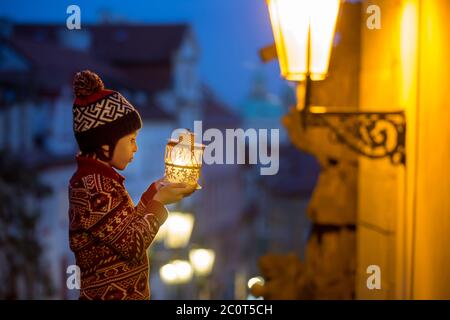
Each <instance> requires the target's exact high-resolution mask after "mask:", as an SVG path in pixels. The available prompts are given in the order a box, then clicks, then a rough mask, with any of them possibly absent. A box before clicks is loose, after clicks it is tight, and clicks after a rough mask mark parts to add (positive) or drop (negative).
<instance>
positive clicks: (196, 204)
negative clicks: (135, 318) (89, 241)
mask: <svg viewBox="0 0 450 320" xmlns="http://www.w3.org/2000/svg"><path fill="white" fill-rule="evenodd" d="M3 23H5V22H3ZM6 27H7V28H6ZM2 30H3V31H5V32H4V34H3V35H2V39H1V45H0V52H1V56H2V59H1V60H0V82H1V100H2V103H1V112H0V121H1V125H0V141H1V142H0V149H1V150H3V151H5V152H7V153H9V154H11V155H13V156H16V157H18V158H20V159H21V160H23V161H24V163H25V164H26V165H27V166H29V167H31V168H33V170H35V171H36V172H37V173H38V175H39V176H40V178H41V179H42V181H43V182H44V183H45V184H47V185H48V186H49V187H50V188H51V189H52V191H53V192H52V194H51V196H49V197H48V198H46V199H45V200H43V201H40V202H38V205H39V207H40V211H41V213H42V217H41V219H40V221H41V222H40V226H39V230H38V237H39V239H41V242H42V245H43V247H44V248H45V250H44V251H45V257H44V259H43V261H45V262H44V263H45V269H48V270H50V273H51V276H52V280H53V284H54V288H55V290H54V293H53V295H52V296H48V297H40V298H57V299H61V298H76V297H77V292H76V290H68V289H67V286H66V282H65V281H66V279H67V277H68V275H67V274H66V269H67V266H69V265H72V264H75V262H74V258H73V254H72V253H71V252H70V249H69V246H68V219H67V211H68V202H67V186H68V181H69V179H70V177H71V175H72V174H73V173H74V172H75V169H76V165H75V161H74V160H75V155H76V153H77V146H76V142H75V139H74V137H73V133H72V103H73V95H72V92H71V90H72V89H71V81H72V78H73V75H74V74H75V72H77V71H79V70H84V69H92V70H94V71H96V72H98V73H99V75H100V76H101V77H102V78H103V80H104V81H105V85H106V86H107V87H109V88H113V89H116V90H118V91H120V92H121V93H123V94H124V95H125V96H126V97H127V98H128V99H129V100H130V101H131V102H132V103H133V104H134V105H135V106H136V107H137V108H138V110H139V111H140V113H141V116H142V118H143V122H144V127H143V128H142V130H141V131H140V134H139V136H138V145H139V152H138V153H137V154H136V157H135V160H134V161H133V164H132V165H130V166H129V168H127V170H125V171H124V173H123V174H124V176H125V177H126V186H127V189H128V191H129V192H130V195H131V196H132V198H133V200H134V201H135V202H136V203H137V201H138V200H139V197H140V194H141V193H142V192H143V191H145V189H146V188H147V187H148V185H149V183H151V182H152V181H154V180H155V179H157V178H160V177H162V176H163V175H164V150H165V144H166V142H167V139H169V138H170V135H171V133H172V131H173V130H174V129H176V128H180V127H182V128H190V129H191V130H192V129H193V121H194V120H202V119H205V123H206V124H207V125H208V123H209V125H210V126H213V127H217V126H220V125H222V127H226V126H232V127H235V126H237V124H238V123H239V119H238V117H236V116H233V114H232V113H231V112H230V111H227V107H226V106H223V105H222V104H221V103H220V102H219V101H217V99H216V98H215V97H214V94H213V93H212V92H211V90H210V89H208V88H207V87H206V86H205V85H203V84H202V83H201V79H199V76H198V74H197V62H198V59H199V55H200V52H199V49H198V45H197V44H196V40H195V37H194V34H193V33H192V30H191V29H190V28H189V26H188V25H129V24H113V25H92V26H86V27H84V28H83V30H80V31H75V32H72V31H69V30H67V29H66V28H64V27H60V26H57V25H32V24H27V25H14V24H6V23H5V28H4V29H2ZM238 172H239V167H238V166H223V168H217V167H214V166H211V167H208V168H205V172H204V180H205V192H204V193H199V194H196V195H195V196H193V197H192V199H186V201H183V203H181V204H180V209H181V210H190V211H192V212H194V214H195V215H197V221H198V228H199V229H200V231H199V232H200V233H207V232H216V229H219V228H220V227H221V225H223V223H222V221H219V220H220V219H222V220H224V221H227V220H233V219H234V220H235V219H238V216H239V213H240V211H241V209H240V206H241V205H240V198H241V197H240V191H239V190H240V187H241V183H240V175H239V173H238ZM215 181H221V186H220V188H219V187H218V186H217V183H215ZM206 186H207V187H206ZM223 190H231V191H230V192H223ZM225 224H229V223H228V222H227V223H225ZM212 235H215V233H211V234H209V236H210V237H212ZM199 237H200V238H202V239H205V240H207V239H209V238H208V234H206V235H204V236H203V235H201V236H199ZM214 237H215V236H214ZM205 245H208V244H205ZM220 259H221V258H219V260H220ZM222 259H226V258H222ZM223 265H226V264H223ZM152 272H155V273H157V270H154V271H153V270H152ZM218 274H219V275H220V274H224V272H222V270H220V268H219V273H218ZM223 282H224V283H226V282H227V281H223ZM19 298H20V296H19Z"/></svg>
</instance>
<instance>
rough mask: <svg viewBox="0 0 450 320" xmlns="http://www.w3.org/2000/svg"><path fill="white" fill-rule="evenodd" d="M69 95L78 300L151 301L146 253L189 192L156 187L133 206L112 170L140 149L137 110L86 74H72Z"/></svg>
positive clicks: (72, 232) (191, 189) (71, 206)
mask: <svg viewBox="0 0 450 320" xmlns="http://www.w3.org/2000/svg"><path fill="white" fill-rule="evenodd" d="M74 92H75V96H76V99H75V102H74V106H73V121H74V123H73V128H74V133H75V138H76V140H77V143H78V146H79V148H80V154H79V155H78V156H77V163H78V169H77V171H76V172H75V174H74V175H73V176H72V178H71V180H70V184H69V219H70V223H69V238H70V248H71V250H72V251H73V252H74V254H75V258H76V263H77V265H78V267H79V268H80V271H81V288H80V299H89V300H94V299H95V300H97V299H100V300H107V299H150V289H149V284H148V282H149V281H148V273H149V265H148V260H147V254H146V252H147V248H148V246H149V245H150V243H151V242H152V241H153V238H154V237H155V235H156V233H157V232H158V230H159V228H160V226H161V225H162V224H163V223H164V221H165V220H166V219H167V215H168V213H167V210H166V208H165V207H164V205H165V204H169V203H173V202H177V201H179V200H181V199H182V198H183V197H184V196H188V195H190V194H191V193H192V192H194V187H189V186H186V185H184V184H163V183H162V180H159V181H157V182H156V183H153V184H151V185H150V187H149V188H148V189H147V191H145V192H144V193H143V194H142V197H141V199H140V201H139V203H138V205H137V206H134V204H133V202H132V200H131V198H130V196H129V195H128V192H127V191H126V189H125V187H124V183H123V182H124V177H123V176H121V175H120V174H119V173H117V172H116V171H115V170H114V168H115V169H118V170H123V169H125V168H126V166H127V165H128V163H129V162H131V161H132V160H133V155H134V153H135V152H137V150H138V148H137V145H136V135H137V133H138V130H139V129H140V128H141V126H142V122H141V118H140V116H139V113H138V111H137V110H136V109H135V108H134V107H133V106H132V105H131V104H130V103H129V102H128V101H127V100H126V99H125V98H124V97H123V96H122V95H121V94H120V93H118V92H115V91H111V90H106V89H104V85H103V82H102V80H101V79H100V77H99V76H98V75H96V74H95V73H93V72H91V71H82V72H79V73H77V74H76V75H75V79H74Z"/></svg>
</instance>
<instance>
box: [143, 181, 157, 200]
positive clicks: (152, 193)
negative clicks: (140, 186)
mask: <svg viewBox="0 0 450 320" xmlns="http://www.w3.org/2000/svg"><path fill="white" fill-rule="evenodd" d="M157 191H158V190H157V189H156V183H155V182H153V183H152V184H151V185H150V187H149V188H148V189H147V190H146V191H145V192H144V193H143V194H142V197H141V199H142V200H143V201H144V203H150V202H151V201H152V200H153V197H154V196H155V194H156V192H157Z"/></svg>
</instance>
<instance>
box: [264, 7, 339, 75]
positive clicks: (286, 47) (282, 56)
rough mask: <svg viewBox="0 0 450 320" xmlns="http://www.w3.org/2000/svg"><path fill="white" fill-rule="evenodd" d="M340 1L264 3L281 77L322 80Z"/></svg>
mask: <svg viewBox="0 0 450 320" xmlns="http://www.w3.org/2000/svg"><path fill="white" fill-rule="evenodd" d="M340 2H341V1H340V0H267V5H268V8H269V14H270V21H271V23H272V31H273V35H274V38H275V46H276V49H277V55H278V60H279V63H280V69H281V74H282V76H283V77H284V78H285V79H287V80H292V81H302V80H305V79H306V77H307V76H309V77H310V78H311V80H323V79H325V77H326V75H327V72H328V65H329V61H330V55H331V47H332V44H333V38H334V31H335V26H336V21H337V17H338V13H339V7H340Z"/></svg>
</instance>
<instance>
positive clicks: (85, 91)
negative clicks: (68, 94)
mask: <svg viewBox="0 0 450 320" xmlns="http://www.w3.org/2000/svg"><path fill="white" fill-rule="evenodd" d="M73 90H74V93H75V96H76V98H75V101H74V104H73V109H72V111H73V130H74V134H75V138H76V140H77V143H78V146H79V148H80V151H81V154H83V155H86V156H93V155H94V154H95V155H96V156H97V157H98V158H99V159H101V160H103V161H108V160H111V159H112V156H113V153H114V149H115V146H116V144H117V141H119V139H120V138H122V137H124V136H126V135H127V134H130V133H132V132H134V131H136V130H138V129H140V128H141V127H142V120H141V117H140V115H139V112H138V111H137V110H136V108H134V106H133V105H132V104H131V103H130V102H128V101H127V100H126V99H125V97H123V96H122V95H121V94H120V93H119V92H117V91H112V90H107V89H105V87H104V84H103V81H102V80H101V79H100V77H99V76H98V75H97V74H95V73H94V72H92V71H89V70H85V71H81V72H78V73H77V74H76V75H75V77H74V81H73ZM103 145H107V146H109V152H108V155H106V154H105V151H104V150H103V149H102V146H103Z"/></svg>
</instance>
